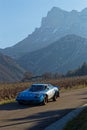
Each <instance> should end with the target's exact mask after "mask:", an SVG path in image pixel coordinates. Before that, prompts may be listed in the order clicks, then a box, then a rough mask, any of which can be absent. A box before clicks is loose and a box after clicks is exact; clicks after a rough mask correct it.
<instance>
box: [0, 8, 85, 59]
mask: <svg viewBox="0 0 87 130" xmlns="http://www.w3.org/2000/svg"><path fill="white" fill-rule="evenodd" d="M68 34H75V35H79V36H82V37H84V38H87V8H85V9H83V10H82V11H81V12H78V11H76V10H72V11H70V12H68V11H64V10H62V9H60V8H58V7H53V8H52V9H51V10H50V11H49V12H48V14H47V16H46V17H44V18H42V22H41V26H40V27H39V28H36V29H35V31H34V32H33V33H32V34H30V35H28V37H26V38H25V39H23V40H22V41H20V42H19V43H17V44H15V45H14V46H12V47H9V48H6V49H2V50H1V52H2V53H4V54H7V55H9V56H11V57H13V58H16V59H17V58H19V57H21V56H23V55H24V54H25V53H27V52H32V51H35V50H39V49H41V48H44V47H46V46H48V45H50V44H51V43H53V42H55V41H57V40H58V39H60V38H61V37H64V36H66V35H68Z"/></svg>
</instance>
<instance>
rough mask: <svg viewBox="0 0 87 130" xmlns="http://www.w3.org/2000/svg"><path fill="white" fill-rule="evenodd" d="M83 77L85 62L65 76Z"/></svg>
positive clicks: (86, 66)
mask: <svg viewBox="0 0 87 130" xmlns="http://www.w3.org/2000/svg"><path fill="white" fill-rule="evenodd" d="M83 75H87V63H86V62H84V63H83V64H82V66H81V67H79V68H77V69H75V70H70V71H68V73H67V75H66V76H69V77H70V76H71V77H72V76H83Z"/></svg>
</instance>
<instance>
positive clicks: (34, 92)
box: [16, 84, 59, 105]
mask: <svg viewBox="0 0 87 130" xmlns="http://www.w3.org/2000/svg"><path fill="white" fill-rule="evenodd" d="M57 97H59V87H56V86H53V85H51V84H32V85H31V87H30V88H29V89H27V90H24V91H22V92H20V93H19V94H18V95H17V97H16V101H18V103H19V104H26V103H34V104H39V103H42V104H43V105H45V104H46V103H47V102H48V100H49V99H52V100H53V101H56V99H57Z"/></svg>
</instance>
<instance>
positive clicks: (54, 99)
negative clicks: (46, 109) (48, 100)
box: [53, 93, 58, 101]
mask: <svg viewBox="0 0 87 130" xmlns="http://www.w3.org/2000/svg"><path fill="white" fill-rule="evenodd" d="M57 97H58V95H57V93H55V94H54V96H53V101H56V100H57Z"/></svg>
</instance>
